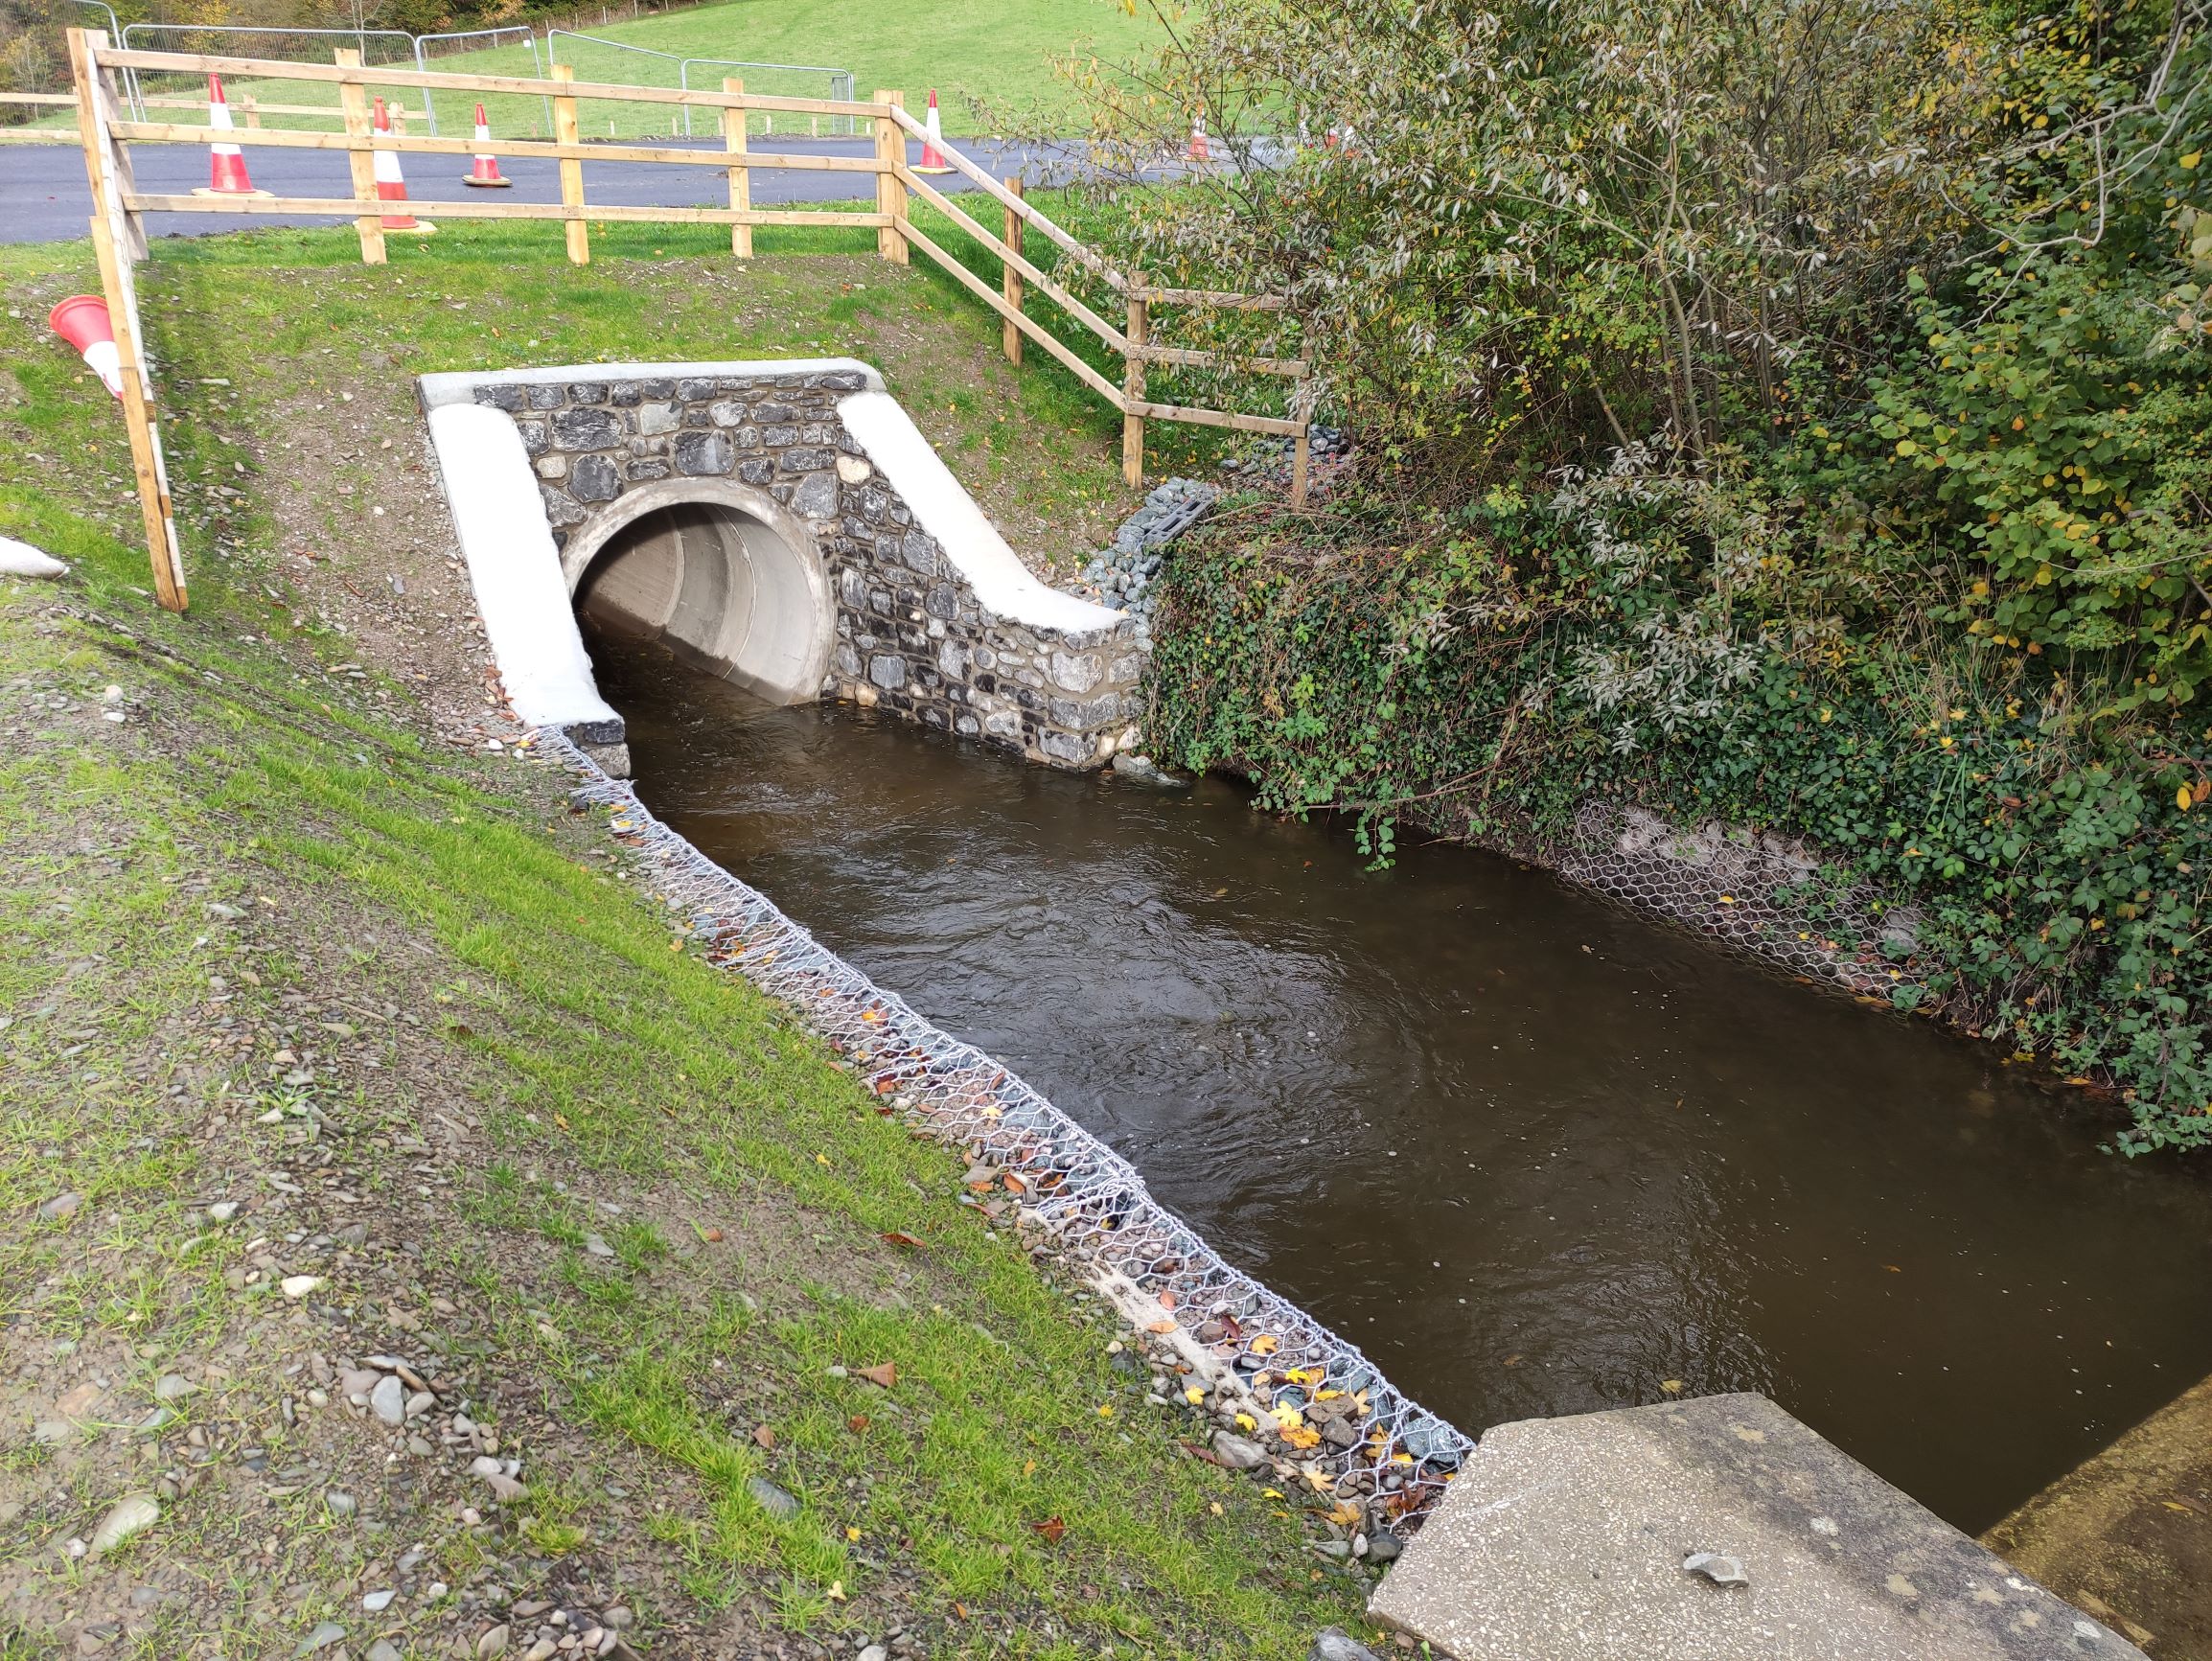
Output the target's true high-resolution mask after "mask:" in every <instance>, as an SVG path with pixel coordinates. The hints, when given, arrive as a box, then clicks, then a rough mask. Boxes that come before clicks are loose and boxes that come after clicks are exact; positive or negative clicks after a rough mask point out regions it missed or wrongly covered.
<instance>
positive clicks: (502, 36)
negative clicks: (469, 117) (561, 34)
mask: <svg viewBox="0 0 2212 1661" xmlns="http://www.w3.org/2000/svg"><path fill="white" fill-rule="evenodd" d="M514 35H520V36H521V37H522V39H521V42H520V44H522V45H523V46H526V47H528V48H529V50H530V74H531V77H532V79H534V80H542V79H544V75H545V60H544V59H543V58H541V57H540V56H539V55H538V32H537V31H536V30H535V29H532V28H531V27H530V26H529V25H528V24H527V23H510V24H505V25H503V26H501V27H500V28H497V29H462V30H457V31H454V32H452V33H449V34H446V35H416V36H415V67H416V68H417V69H422V70H426V69H428V68H429V67H430V63H429V59H430V56H431V55H430V52H429V45H430V42H431V41H433V40H437V41H448V40H481V41H482V42H484V44H483V45H482V46H472V47H468V48H465V49H464V50H465V51H466V52H468V53H470V54H474V53H478V52H496V51H498V50H499V49H500V47H501V46H502V45H507V44H513V41H512V38H511V37H512V36H514ZM423 107H424V109H425V110H426V111H427V112H428V114H429V121H430V132H431V134H432V135H433V136H435V135H436V133H437V130H438V106H437V103H436V101H435V100H433V99H432V98H431V97H430V95H429V93H428V92H427V91H425V92H424V94H423ZM470 125H471V127H473V126H474V125H475V124H474V123H473V122H472V123H471V124H470ZM545 127H546V130H547V131H548V132H550V131H551V130H552V127H553V104H552V101H551V100H550V99H548V100H546V103H545Z"/></svg>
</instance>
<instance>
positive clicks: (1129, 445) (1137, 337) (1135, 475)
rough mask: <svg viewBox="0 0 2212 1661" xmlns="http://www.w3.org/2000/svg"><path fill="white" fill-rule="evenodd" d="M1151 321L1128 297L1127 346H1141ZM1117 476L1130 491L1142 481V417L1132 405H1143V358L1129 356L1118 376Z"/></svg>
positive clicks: (1135, 299)
mask: <svg viewBox="0 0 2212 1661" xmlns="http://www.w3.org/2000/svg"><path fill="white" fill-rule="evenodd" d="M1151 327H1152V319H1151V314H1150V312H1149V311H1147V310H1146V308H1145V304H1144V302H1143V301H1142V300H1141V299H1140V298H1139V297H1138V296H1136V295H1135V294H1132V295H1131V296H1130V297H1129V328H1128V331H1127V333H1128V335H1129V344H1130V345H1131V346H1142V345H1143V344H1144V343H1145V341H1146V339H1147V338H1148V337H1149V335H1150V334H1151ZM1121 397H1122V405H1121V477H1122V479H1123V480H1124V481H1125V482H1126V483H1127V484H1128V485H1129V488H1130V489H1132V490H1134V489H1136V488H1137V487H1138V486H1139V485H1141V484H1142V483H1143V482H1144V418H1143V417H1142V416H1141V415H1139V414H1138V413H1137V412H1136V408H1135V406H1136V405H1139V404H1142V403H1143V402H1144V359H1143V358H1140V357H1139V356H1138V355H1137V354H1136V353H1135V352H1132V353H1130V354H1129V358H1128V364H1127V367H1126V368H1124V369H1123V371H1122V373H1121Z"/></svg>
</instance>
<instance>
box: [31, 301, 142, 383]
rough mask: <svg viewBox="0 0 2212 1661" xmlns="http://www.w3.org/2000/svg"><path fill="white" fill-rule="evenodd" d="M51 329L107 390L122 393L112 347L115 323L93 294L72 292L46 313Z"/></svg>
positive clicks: (118, 364) (119, 365)
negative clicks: (71, 348) (72, 347)
mask: <svg viewBox="0 0 2212 1661" xmlns="http://www.w3.org/2000/svg"><path fill="white" fill-rule="evenodd" d="M46 321H47V322H48V323H49V324H51V325H52V326H53V329H54V333H55V334H57V335H60V336H61V338H62V339H64V340H66V341H68V342H69V344H70V345H72V346H74V347H76V348H77V353H78V356H79V357H81V358H83V359H84V362H85V366H86V367H87V368H88V369H90V370H91V371H92V373H93V374H95V375H97V376H99V377H100V379H101V381H102V383H103V384H104V385H105V386H106V388H107V390H108V391H110V392H112V393H114V394H115V396H116V397H118V398H121V397H122V396H123V359H122V358H120V357H119V356H117V354H116V350H115V324H114V322H113V321H112V320H111V319H110V318H109V317H108V315H107V302H106V301H105V300H103V299H101V298H100V297H99V296H98V295H97V294H72V295H70V297H69V298H68V299H66V300H64V301H62V302H61V304H60V305H58V306H57V307H55V308H54V310H53V311H49V312H48V313H47V314H46Z"/></svg>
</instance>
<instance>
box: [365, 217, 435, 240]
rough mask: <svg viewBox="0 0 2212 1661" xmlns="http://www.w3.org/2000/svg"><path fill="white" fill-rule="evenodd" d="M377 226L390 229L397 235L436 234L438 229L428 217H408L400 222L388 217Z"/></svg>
mask: <svg viewBox="0 0 2212 1661" xmlns="http://www.w3.org/2000/svg"><path fill="white" fill-rule="evenodd" d="M377 228H378V229H379V230H381V231H388V232H390V233H391V234H392V235H393V236H395V237H428V236H434V235H436V234H437V229H438V227H437V226H436V225H433V224H432V223H430V221H429V220H428V219H406V220H403V221H402V222H400V223H399V224H394V223H392V221H391V220H389V219H386V220H384V221H383V222H382V223H381V224H380V225H379V226H378V227H377Z"/></svg>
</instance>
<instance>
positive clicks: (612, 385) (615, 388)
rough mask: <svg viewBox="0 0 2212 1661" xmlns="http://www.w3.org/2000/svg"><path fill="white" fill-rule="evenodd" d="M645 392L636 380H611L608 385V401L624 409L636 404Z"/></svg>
mask: <svg viewBox="0 0 2212 1661" xmlns="http://www.w3.org/2000/svg"><path fill="white" fill-rule="evenodd" d="M642 397H644V393H643V391H642V390H640V388H639V387H638V384H637V382H636V381H611V382H609V384H608V387H607V402H608V403H610V404H617V405H619V406H620V407H622V408H624V409H628V408H631V407H633V406H634V405H635V404H636V403H637V401H638V400H639V399H640V398H642Z"/></svg>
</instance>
